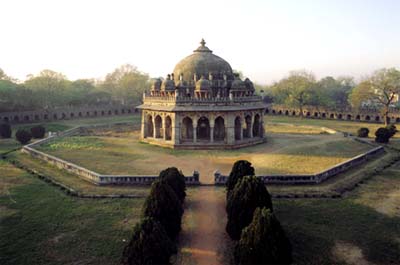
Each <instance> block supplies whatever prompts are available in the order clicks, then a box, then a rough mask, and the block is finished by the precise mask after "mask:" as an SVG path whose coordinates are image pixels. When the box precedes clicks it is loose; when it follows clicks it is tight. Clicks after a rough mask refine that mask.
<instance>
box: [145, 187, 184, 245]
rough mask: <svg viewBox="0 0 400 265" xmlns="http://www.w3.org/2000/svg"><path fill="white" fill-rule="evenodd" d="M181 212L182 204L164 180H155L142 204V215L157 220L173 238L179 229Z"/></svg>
mask: <svg viewBox="0 0 400 265" xmlns="http://www.w3.org/2000/svg"><path fill="white" fill-rule="evenodd" d="M182 214H183V208H182V204H181V202H180V200H179V199H178V197H177V195H176V194H175V192H174V190H173V189H172V188H171V187H170V186H169V185H168V184H167V183H166V182H164V181H160V180H157V181H155V182H154V183H153V184H152V185H151V190H150V194H149V196H148V197H147V198H146V201H145V203H144V205H143V215H144V216H145V217H151V218H154V219H155V220H157V221H159V222H160V223H161V224H162V225H163V227H164V228H165V230H166V232H167V234H168V236H169V237H170V238H171V239H175V238H176V236H177V235H178V233H179V231H180V230H181V221H182Z"/></svg>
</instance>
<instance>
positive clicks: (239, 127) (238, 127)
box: [235, 116, 242, 141]
mask: <svg viewBox="0 0 400 265" xmlns="http://www.w3.org/2000/svg"><path fill="white" fill-rule="evenodd" d="M241 131H242V121H241V119H240V117H239V116H238V117H236V119H235V140H236V141H240V140H241Z"/></svg>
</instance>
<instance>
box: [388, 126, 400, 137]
mask: <svg viewBox="0 0 400 265" xmlns="http://www.w3.org/2000/svg"><path fill="white" fill-rule="evenodd" d="M386 129H388V130H389V134H390V138H392V137H393V136H394V135H395V134H396V133H397V132H398V131H397V128H396V125H394V124H389V125H388V126H386Z"/></svg>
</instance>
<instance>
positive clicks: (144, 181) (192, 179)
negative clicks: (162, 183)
mask: <svg viewBox="0 0 400 265" xmlns="http://www.w3.org/2000/svg"><path fill="white" fill-rule="evenodd" d="M88 127H91V126H88ZM88 127H76V128H73V129H70V130H67V131H65V132H63V133H59V134H57V135H54V136H51V137H47V138H45V139H43V140H40V141H37V142H34V143H32V144H28V145H26V146H24V147H23V148H22V152H24V153H27V154H29V155H31V156H32V157H35V158H38V159H41V160H43V161H46V162H48V163H49V164H51V165H54V166H56V167H58V168H61V169H64V170H66V171H68V172H70V173H73V174H76V175H78V176H79V177H81V178H82V179H84V180H86V181H89V182H91V183H93V184H96V185H122V184H123V185H129V184H130V185H150V184H151V183H153V181H155V180H156V179H158V176H148V175H132V176H130V175H101V174H99V173H97V172H94V171H91V170H89V169H87V168H84V167H81V166H78V165H76V164H74V163H71V162H68V161H65V160H63V159H61V158H58V157H55V156H52V155H49V154H46V153H44V152H41V151H38V150H36V149H35V146H39V145H41V144H44V143H47V142H50V141H53V140H55V139H57V138H58V137H64V136H71V135H76V134H80V132H81V131H82V130H85V129H86V128H88ZM199 178H200V175H199V173H198V172H197V171H194V172H193V175H192V176H185V180H186V184H187V185H198V184H200V182H199Z"/></svg>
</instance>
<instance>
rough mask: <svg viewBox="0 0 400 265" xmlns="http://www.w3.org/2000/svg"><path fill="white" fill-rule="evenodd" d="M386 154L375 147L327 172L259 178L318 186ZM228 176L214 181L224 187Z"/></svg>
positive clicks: (263, 176) (215, 174)
mask: <svg viewBox="0 0 400 265" xmlns="http://www.w3.org/2000/svg"><path fill="white" fill-rule="evenodd" d="M384 152H385V149H384V148H383V147H382V146H378V147H375V148H373V149H371V150H369V151H368V152H365V153H364V154H361V155H358V156H356V157H353V158H351V159H350V160H347V161H345V162H343V163H340V164H337V165H335V166H333V167H331V168H329V169H327V170H324V171H322V172H320V173H316V174H305V175H262V176H259V177H260V178H261V179H262V180H263V181H264V183H265V184H290V185H293V184H318V183H321V182H323V181H325V180H327V179H328V178H331V177H333V176H336V175H338V174H340V173H343V172H345V171H347V170H349V169H351V168H353V167H355V166H358V165H360V164H363V163H365V162H367V161H368V160H370V159H371V158H373V157H375V156H377V155H380V154H382V153H384ZM227 179H228V176H223V175H221V173H219V172H215V173H214V180H215V184H216V185H224V184H225V183H226V181H227Z"/></svg>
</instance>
